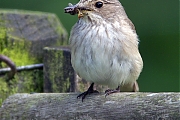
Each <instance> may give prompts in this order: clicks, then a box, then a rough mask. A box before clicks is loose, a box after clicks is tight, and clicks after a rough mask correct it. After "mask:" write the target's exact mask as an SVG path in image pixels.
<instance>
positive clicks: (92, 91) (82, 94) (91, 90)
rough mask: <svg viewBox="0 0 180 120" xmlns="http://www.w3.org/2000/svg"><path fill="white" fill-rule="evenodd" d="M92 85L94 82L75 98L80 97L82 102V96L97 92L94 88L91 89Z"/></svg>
mask: <svg viewBox="0 0 180 120" xmlns="http://www.w3.org/2000/svg"><path fill="white" fill-rule="evenodd" d="M93 86H94V83H92V84H91V86H90V87H89V88H88V90H87V91H85V92H83V93H81V94H79V95H78V96H77V98H80V97H82V102H83V100H84V98H85V97H86V95H88V94H91V93H99V92H98V91H97V90H94V89H93Z"/></svg>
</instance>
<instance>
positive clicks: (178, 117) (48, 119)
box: [0, 93, 180, 120]
mask: <svg viewBox="0 0 180 120" xmlns="http://www.w3.org/2000/svg"><path fill="white" fill-rule="evenodd" d="M77 95H78V94H75V93H42V94H39V93H37V94H15V95H13V96H10V97H9V98H8V99H7V100H6V101H5V102H4V103H3V105H2V107H1V108H0V119H1V120H12V119H13V120H180V112H179V110H180V93H116V94H112V95H109V96H107V97H106V98H105V96H104V94H96V95H90V96H87V98H86V99H85V100H84V102H82V101H81V99H77V98H76V96H77Z"/></svg>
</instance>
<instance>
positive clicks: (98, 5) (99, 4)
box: [95, 2, 103, 8]
mask: <svg viewBox="0 0 180 120" xmlns="http://www.w3.org/2000/svg"><path fill="white" fill-rule="evenodd" d="M95 6H96V7H97V8H101V7H102V6H103V3H102V2H96V4H95Z"/></svg>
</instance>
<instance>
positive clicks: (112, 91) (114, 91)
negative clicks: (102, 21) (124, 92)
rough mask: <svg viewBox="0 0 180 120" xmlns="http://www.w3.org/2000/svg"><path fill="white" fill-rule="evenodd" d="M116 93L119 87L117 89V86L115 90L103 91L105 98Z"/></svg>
mask: <svg viewBox="0 0 180 120" xmlns="http://www.w3.org/2000/svg"><path fill="white" fill-rule="evenodd" d="M118 92H120V87H119V86H118V88H116V89H115V90H113V89H107V90H106V91H105V97H106V96H108V95H110V94H113V93H118Z"/></svg>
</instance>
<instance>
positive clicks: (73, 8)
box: [64, 3, 91, 18]
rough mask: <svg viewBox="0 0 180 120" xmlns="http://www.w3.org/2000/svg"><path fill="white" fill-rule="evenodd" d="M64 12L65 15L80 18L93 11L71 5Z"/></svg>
mask: <svg viewBox="0 0 180 120" xmlns="http://www.w3.org/2000/svg"><path fill="white" fill-rule="evenodd" d="M64 10H65V13H69V14H71V15H75V14H78V18H81V17H83V16H84V14H85V13H86V12H87V11H91V9H89V8H86V7H79V6H78V5H72V4H71V3H69V6H68V7H66V8H64Z"/></svg>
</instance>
